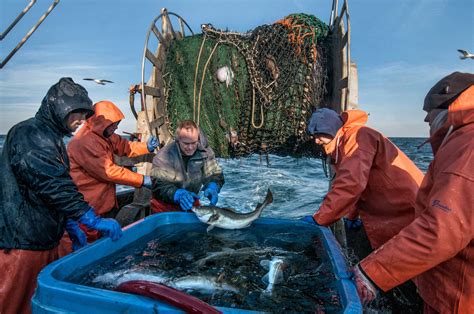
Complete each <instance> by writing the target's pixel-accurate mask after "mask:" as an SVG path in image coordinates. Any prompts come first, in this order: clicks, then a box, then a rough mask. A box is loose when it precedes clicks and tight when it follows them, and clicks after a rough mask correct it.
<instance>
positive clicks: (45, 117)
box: [35, 77, 94, 135]
mask: <svg viewBox="0 0 474 314" xmlns="http://www.w3.org/2000/svg"><path fill="white" fill-rule="evenodd" d="M75 110H84V111H88V112H89V113H88V117H89V116H91V115H92V114H93V113H94V112H93V110H92V100H90V98H89V95H88V93H87V91H86V89H85V88H84V87H82V86H81V85H79V84H76V83H74V81H73V80H72V79H71V78H69V77H63V78H61V79H60V80H59V82H58V83H56V84H54V85H53V86H51V88H50V89H49V90H48V92H47V93H46V96H44V98H43V101H42V102H41V106H40V108H39V110H38V112H37V113H36V116H35V117H36V118H37V119H40V120H42V121H44V122H45V123H46V124H48V125H49V126H50V127H51V128H53V129H55V130H57V131H58V132H59V133H61V134H63V135H66V134H70V133H71V131H70V130H69V129H68V128H67V126H66V124H65V123H64V119H65V118H66V116H67V115H68V114H69V113H71V112H72V111H75Z"/></svg>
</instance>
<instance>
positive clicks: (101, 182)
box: [61, 101, 158, 254]
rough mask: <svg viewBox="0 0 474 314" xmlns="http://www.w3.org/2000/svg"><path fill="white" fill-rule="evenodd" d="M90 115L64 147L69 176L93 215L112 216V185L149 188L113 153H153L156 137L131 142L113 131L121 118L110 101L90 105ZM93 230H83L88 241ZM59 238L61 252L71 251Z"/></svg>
mask: <svg viewBox="0 0 474 314" xmlns="http://www.w3.org/2000/svg"><path fill="white" fill-rule="evenodd" d="M93 109H94V113H95V114H94V115H93V116H91V117H90V118H89V119H87V121H86V123H85V124H84V126H83V127H82V128H81V129H80V130H79V131H78V132H77V134H76V135H74V137H73V138H72V140H71V141H70V142H69V144H68V146H67V153H68V156H69V160H70V161H71V177H72V179H73V180H74V183H76V185H77V187H78V189H79V192H81V193H82V194H83V195H84V199H85V200H86V202H88V203H89V204H91V206H92V207H94V209H95V214H96V215H99V216H101V217H106V218H115V216H116V214H117V212H118V210H119V208H118V203H117V197H116V193H115V188H116V187H115V185H116V184H122V185H128V186H133V187H137V188H139V187H147V188H149V189H151V178H150V177H149V176H144V175H141V174H138V173H136V172H133V171H131V170H129V169H127V168H125V167H121V166H119V165H117V164H115V162H114V155H118V156H127V157H136V156H140V155H144V154H148V153H151V152H153V151H154V150H155V149H156V148H157V146H158V140H157V138H156V137H154V136H152V137H150V138H149V139H148V141H147V142H146V143H145V142H131V141H128V140H126V139H124V138H122V137H121V136H119V135H118V134H115V133H114V132H115V131H116V130H117V127H118V125H119V123H120V121H122V120H123V119H124V118H125V117H124V115H123V113H122V112H121V111H120V109H119V108H118V107H117V106H115V104H113V103H112V102H110V101H100V102H98V103H96V104H95V105H94V106H93ZM99 236H100V235H99V234H98V233H97V232H96V231H92V230H91V231H90V232H89V231H87V238H88V242H93V241H95V240H97V239H98V238H99ZM64 240H65V241H62V244H61V247H62V249H64V250H65V252H63V251H61V254H65V253H69V252H71V248H70V243H69V242H68V241H67V240H68V239H67V238H66V239H64Z"/></svg>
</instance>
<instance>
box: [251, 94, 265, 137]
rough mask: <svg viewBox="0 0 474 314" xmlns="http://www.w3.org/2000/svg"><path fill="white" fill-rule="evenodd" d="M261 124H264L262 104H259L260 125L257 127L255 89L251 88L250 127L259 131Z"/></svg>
mask: <svg viewBox="0 0 474 314" xmlns="http://www.w3.org/2000/svg"><path fill="white" fill-rule="evenodd" d="M263 123H264V116H263V107H262V104H260V125H259V126H256V125H255V88H253V87H252V126H253V127H254V128H255V129H260V128H262V126H263Z"/></svg>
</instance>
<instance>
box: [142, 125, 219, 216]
mask: <svg viewBox="0 0 474 314" xmlns="http://www.w3.org/2000/svg"><path fill="white" fill-rule="evenodd" d="M152 177H153V199H152V200H151V208H152V210H153V212H155V213H159V212H169V211H188V210H190V209H191V208H192V207H193V205H194V204H198V203H199V202H198V200H199V197H198V195H197V194H198V193H199V191H200V190H201V188H202V189H203V191H204V196H205V197H207V198H209V200H210V204H211V205H216V203H217V201H218V196H219V191H220V189H221V187H222V185H224V174H223V173H222V169H221V167H220V166H219V164H218V163H217V161H216V159H215V155H214V151H213V150H212V149H211V148H210V147H209V146H208V142H207V138H206V136H205V135H204V133H203V132H202V130H200V129H199V127H198V126H197V125H196V123H194V121H191V120H184V121H181V122H180V123H179V124H178V127H177V130H176V140H175V141H173V142H171V143H170V144H168V145H166V146H165V147H163V148H162V149H161V150H160V151H159V152H158V153H157V155H156V156H155V158H154V159H153V169H152Z"/></svg>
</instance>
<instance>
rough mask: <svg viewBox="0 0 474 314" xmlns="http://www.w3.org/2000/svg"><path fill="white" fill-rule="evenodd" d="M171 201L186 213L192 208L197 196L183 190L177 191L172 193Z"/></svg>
mask: <svg viewBox="0 0 474 314" xmlns="http://www.w3.org/2000/svg"><path fill="white" fill-rule="evenodd" d="M173 199H174V201H175V202H176V203H178V204H179V206H181V208H182V209H183V210H184V211H188V210H190V209H191V208H193V204H194V200H198V199H199V196H197V195H196V193H193V192H189V191H188V190H185V189H177V190H176V192H174V196H173Z"/></svg>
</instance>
